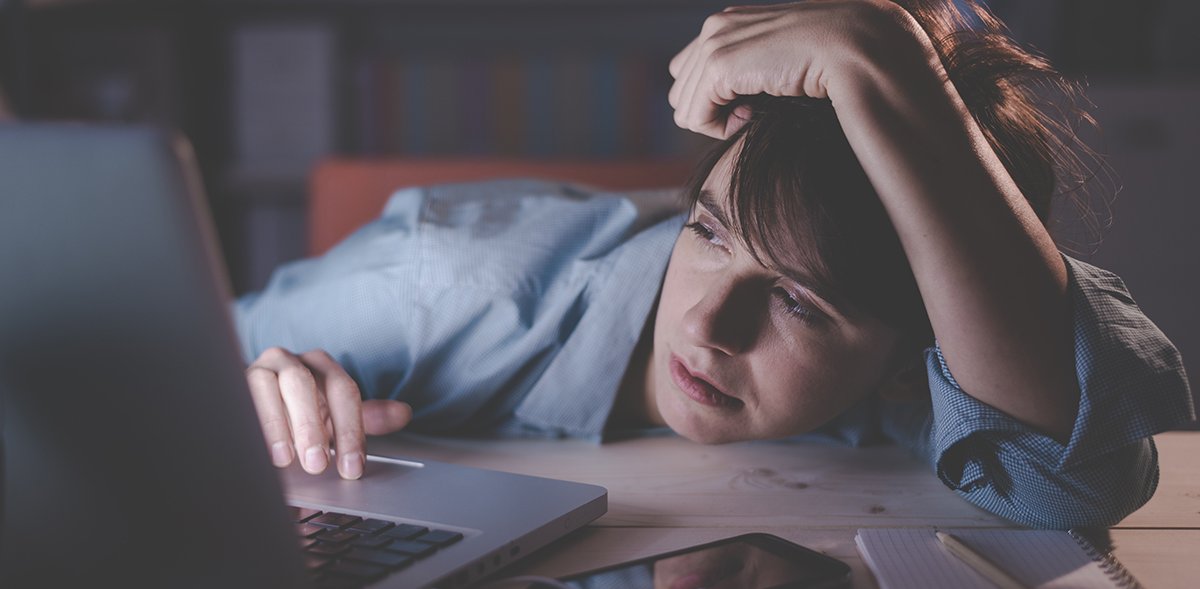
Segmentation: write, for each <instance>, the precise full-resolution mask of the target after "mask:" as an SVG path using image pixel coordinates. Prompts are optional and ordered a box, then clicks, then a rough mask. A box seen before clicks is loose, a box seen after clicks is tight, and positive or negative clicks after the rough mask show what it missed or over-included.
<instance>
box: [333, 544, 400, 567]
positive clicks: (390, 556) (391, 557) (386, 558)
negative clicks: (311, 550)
mask: <svg viewBox="0 0 1200 589" xmlns="http://www.w3.org/2000/svg"><path fill="white" fill-rule="evenodd" d="M342 558H344V559H346V560H354V561H358V562H365V563H369V564H374V565H379V566H382V567H387V568H389V569H398V568H400V567H403V566H408V565H409V564H412V561H413V559H412V557H411V556H408V555H407V554H399V553H396V552H387V551H385V550H369V549H367V548H351V549H350V552H347V553H346V554H345V555H343V556H342Z"/></svg>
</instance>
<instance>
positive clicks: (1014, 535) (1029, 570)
mask: <svg viewBox="0 0 1200 589" xmlns="http://www.w3.org/2000/svg"><path fill="white" fill-rule="evenodd" d="M938 531H943V532H950V533H952V534H953V535H954V536H955V537H956V538H957V539H959V540H960V541H961V542H962V543H964V544H966V545H967V546H968V547H969V548H970V549H971V550H973V551H974V552H977V553H978V554H980V555H982V556H983V557H984V558H986V559H987V560H989V561H991V562H992V563H994V564H995V565H996V566H998V567H999V568H1001V569H1003V570H1004V571H1005V572H1007V573H1008V574H1009V575H1011V576H1012V577H1015V578H1016V579H1017V580H1019V581H1020V582H1021V583H1022V584H1023V585H1025V586H1027V587H1037V588H1048V589H1049V588H1052V589H1066V588H1069V587H1088V588H1091V587H1118V588H1122V589H1136V588H1139V587H1141V585H1139V584H1138V582H1137V580H1136V579H1134V578H1133V575H1131V574H1130V573H1129V571H1128V570H1126V569H1125V567H1123V566H1121V563H1120V562H1118V561H1117V560H1116V559H1115V558H1113V557H1112V556H1111V555H1110V554H1105V553H1102V552H1101V551H1100V550H1097V549H1096V548H1095V547H1094V546H1093V545H1092V544H1091V543H1090V542H1088V541H1087V540H1086V539H1085V538H1084V537H1083V536H1081V535H1079V534H1077V533H1075V532H1073V531H1072V532H1062V531H1055V530H1006V529H962V528H959V529H954V530H936V529H934V528H862V529H859V530H858V535H857V536H856V537H855V543H856V544H857V545H858V551H859V553H860V554H861V555H862V558H863V561H864V562H866V564H867V568H869V569H871V572H872V573H873V574H874V575H875V580H876V581H877V582H878V583H879V586H880V588H881V589H910V588H912V589H924V588H928V587H958V588H962V589H969V588H974V587H978V588H980V589H992V588H993V587H995V585H993V584H992V582H991V581H989V580H988V579H987V578H985V577H984V576H983V575H982V574H980V573H978V572H976V571H975V569H973V568H971V567H970V566H968V565H967V564H966V563H965V562H963V561H962V560H961V559H960V558H958V557H956V556H955V555H953V554H952V553H951V552H950V551H949V550H947V549H946V547H944V546H943V545H942V543H941V542H939V541H938V539H937V537H936V536H935V534H936V533H937V532H938Z"/></svg>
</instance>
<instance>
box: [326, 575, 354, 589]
mask: <svg viewBox="0 0 1200 589" xmlns="http://www.w3.org/2000/svg"><path fill="white" fill-rule="evenodd" d="M365 583H366V581H362V580H359V579H355V578H353V577H331V576H329V575H321V576H320V577H318V578H317V589H359V587H362V586H363V585H364V584H365Z"/></svg>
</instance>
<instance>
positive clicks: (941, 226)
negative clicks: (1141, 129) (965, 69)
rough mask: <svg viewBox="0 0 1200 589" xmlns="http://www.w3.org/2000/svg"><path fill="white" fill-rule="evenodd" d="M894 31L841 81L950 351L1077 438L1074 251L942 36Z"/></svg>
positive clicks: (1017, 410) (852, 135)
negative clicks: (1006, 149) (988, 135)
mask: <svg viewBox="0 0 1200 589" xmlns="http://www.w3.org/2000/svg"><path fill="white" fill-rule="evenodd" d="M914 27H915V25H914ZM884 34H887V35H891V36H892V38H886V39H882V40H880V41H881V42H879V43H878V44H875V43H872V44H871V46H872V47H881V48H886V50H878V51H876V50H872V49H870V48H862V49H861V50H860V53H859V54H857V55H856V56H855V59H853V60H850V61H849V63H851V64H853V65H850V66H847V69H848V70H849V71H846V72H838V74H839V75H836V76H830V78H829V79H830V80H831V82H830V85H829V87H828V88H827V90H828V92H829V98H830V99H831V100H832V101H833V104H834V107H835V109H836V111H837V114H838V118H839V121H840V122H841V125H842V127H843V129H844V131H845V133H846V137H847V139H848V140H849V142H850V145H851V146H852V148H853V149H854V152H855V154H856V155H857V156H858V158H859V160H860V162H861V164H862V166H863V169H864V170H865V171H866V173H867V176H868V177H869V178H870V180H871V182H872V184H873V186H874V187H875V189H876V191H877V193H878V194H879V197H880V199H881V200H882V202H883V205H884V207H885V209H886V210H887V211H888V214H889V216H890V218H891V220H892V223H893V224H894V226H895V228H896V231H897V233H898V234H899V237H900V240H901V243H902V244H903V247H904V250H905V253H906V255H907V257H908V259H909V262H910V264H911V266H912V269H913V273H914V275H915V277H916V279H917V283H918V285H919V287H920V290H921V295H922V297H923V298H924V301H925V306H926V308H927V310H928V313H929V319H930V322H931V324H932V326H933V330H934V333H935V335H936V337H937V339H938V342H939V344H940V346H941V348H942V353H943V355H944V357H945V359H946V363H947V365H948V366H949V368H950V370H951V372H952V374H953V375H954V377H955V379H956V380H957V381H958V383H959V385H960V386H961V387H962V388H963V390H965V391H966V392H967V393H968V394H970V395H972V396H974V397H975V398H977V399H979V400H981V401H983V402H985V403H987V404H989V405H991V406H993V407H995V408H997V409H1000V410H1001V411H1004V412H1005V413H1007V414H1009V415H1011V416H1013V417H1015V418H1016V419H1018V420H1020V421H1023V422H1025V423H1027V424H1029V425H1031V426H1033V427H1034V428H1036V429H1038V430H1040V431H1042V432H1043V433H1046V434H1048V435H1050V436H1052V437H1054V438H1055V439H1057V440H1059V441H1061V442H1064V443H1065V442H1066V441H1067V438H1068V437H1069V435H1070V432H1071V429H1072V426H1073V423H1074V420H1075V414H1076V409H1077V405H1078V399H1079V393H1078V390H1077V385H1076V384H1075V377H1074V355H1073V339H1072V333H1071V328H1070V309H1069V304H1068V298H1067V292H1066V285H1067V271H1066V268H1065V266H1064V264H1063V261H1062V259H1061V257H1060V255H1059V253H1058V251H1057V249H1056V248H1055V245H1054V243H1053V241H1052V240H1051V238H1050V236H1049V234H1048V233H1047V232H1046V230H1045V228H1044V227H1043V226H1042V224H1041V222H1040V221H1039V220H1038V218H1037V216H1036V215H1035V214H1034V211H1033V210H1032V208H1031V207H1030V206H1029V205H1028V204H1027V202H1026V201H1025V198H1024V197H1023V196H1022V195H1021V193H1020V190H1019V189H1018V187H1017V185H1016V184H1015V183H1014V181H1013V180H1012V178H1011V177H1010V176H1009V174H1008V173H1007V171H1006V170H1005V169H1004V166H1003V165H1002V164H1001V162H1000V160H999V158H998V157H997V155H996V154H995V152H994V151H993V150H992V148H991V147H990V146H989V144H988V142H987V140H986V139H985V138H984V136H983V134H982V132H981V131H980V129H979V127H978V126H977V125H976V123H975V121H974V120H973V119H972V118H971V116H970V114H969V113H968V111H967V109H966V107H965V105H964V104H963V102H962V100H961V99H960V98H959V96H958V94H957V92H956V91H955V90H954V88H953V86H952V85H951V84H950V83H949V82H948V81H946V80H945V73H944V70H943V69H942V67H941V64H940V62H939V61H938V59H937V56H936V54H935V53H934V51H933V48H932V46H931V45H930V42H929V40H928V38H926V37H924V35H923V34H920V33H919V29H918V30H917V31H913V30H910V29H909V28H907V27H904V26H897V27H894V30H889V31H884Z"/></svg>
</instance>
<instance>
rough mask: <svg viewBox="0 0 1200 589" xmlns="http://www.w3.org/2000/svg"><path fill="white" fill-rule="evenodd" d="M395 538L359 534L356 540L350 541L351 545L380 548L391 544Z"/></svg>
mask: <svg viewBox="0 0 1200 589" xmlns="http://www.w3.org/2000/svg"><path fill="white" fill-rule="evenodd" d="M395 540H396V539H395V538H392V537H390V536H359V537H358V539H357V540H355V541H353V542H351V543H350V545H351V546H360V547H362V548H381V547H383V546H386V545H388V544H391V543H392V542H394V541H395Z"/></svg>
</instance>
